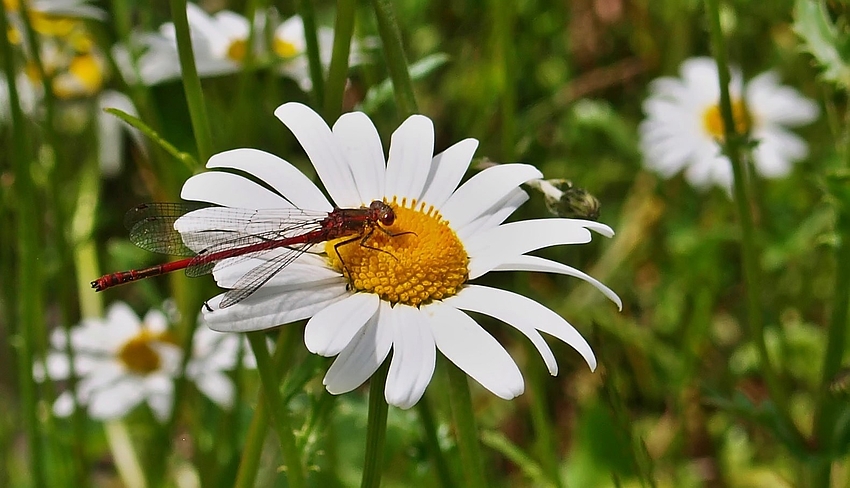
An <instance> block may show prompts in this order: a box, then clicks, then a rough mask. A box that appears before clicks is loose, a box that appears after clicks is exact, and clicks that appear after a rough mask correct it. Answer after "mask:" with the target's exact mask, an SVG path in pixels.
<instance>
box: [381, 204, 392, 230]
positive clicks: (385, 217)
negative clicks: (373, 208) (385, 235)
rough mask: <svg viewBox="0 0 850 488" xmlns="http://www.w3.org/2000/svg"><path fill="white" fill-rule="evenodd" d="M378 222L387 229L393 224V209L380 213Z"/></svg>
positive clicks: (388, 208)
mask: <svg viewBox="0 0 850 488" xmlns="http://www.w3.org/2000/svg"><path fill="white" fill-rule="evenodd" d="M380 220H381V223H382V224H384V225H385V226H387V227H389V226H391V225H393V222H395V212H393V209H391V208H390V207H387V208H386V209H385V210H384V212H382V213H381V218H380Z"/></svg>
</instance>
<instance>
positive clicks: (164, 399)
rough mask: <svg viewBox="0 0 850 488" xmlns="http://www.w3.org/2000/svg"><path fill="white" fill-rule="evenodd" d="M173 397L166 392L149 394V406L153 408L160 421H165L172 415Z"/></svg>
mask: <svg viewBox="0 0 850 488" xmlns="http://www.w3.org/2000/svg"><path fill="white" fill-rule="evenodd" d="M171 398H172V395H165V394H152V395H148V398H147V402H148V406H149V407H150V408H151V411H152V412H153V415H154V417H156V419H157V420H159V421H160V422H165V421H166V420H168V416H169V415H171Z"/></svg>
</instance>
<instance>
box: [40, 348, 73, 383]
mask: <svg viewBox="0 0 850 488" xmlns="http://www.w3.org/2000/svg"><path fill="white" fill-rule="evenodd" d="M79 357H80V356H79V352H77V355H76V356H74V358H75V359H79ZM35 366H40V368H39V369H40V373H41V375H40V376H41V378H38V377H37V378H36V379H37V380H38V381H43V380H44V374H45V373H46V374H47V376H48V377H49V378H50V379H52V380H53V381H57V380H64V379H67V378H68V377H69V376H71V362H70V361H68V356H66V355H65V353H64V352H51V353H50V354H48V355H47V358H46V359H45V360H44V365H42V364H41V363H37V364H36V365H35ZM45 366H46V369H47V371H46V372H45ZM33 373H35V371H33ZM76 373H77V374H78V375H79V374H80V371H77V372H76ZM33 376H35V374H34V375H33Z"/></svg>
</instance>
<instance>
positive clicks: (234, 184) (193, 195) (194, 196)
mask: <svg viewBox="0 0 850 488" xmlns="http://www.w3.org/2000/svg"><path fill="white" fill-rule="evenodd" d="M180 198H182V199H184V200H192V201H199V202H209V203H214V204H216V205H222V206H225V207H236V208H251V209H260V208H290V207H292V204H290V203H289V202H288V201H286V199H284V198H283V197H282V196H280V195H278V194H277V193H274V192H272V191H271V190H267V189H266V188H264V187H262V186H260V185H258V184H257V183H254V182H253V181H251V180H249V179H248V178H245V177H242V176H239V175H235V174H233V173H225V172H224V171H207V172H206V173H200V174H197V175H195V176H193V177H191V178H189V179H188V180H186V183H184V184H183V190H182V191H181V192H180Z"/></svg>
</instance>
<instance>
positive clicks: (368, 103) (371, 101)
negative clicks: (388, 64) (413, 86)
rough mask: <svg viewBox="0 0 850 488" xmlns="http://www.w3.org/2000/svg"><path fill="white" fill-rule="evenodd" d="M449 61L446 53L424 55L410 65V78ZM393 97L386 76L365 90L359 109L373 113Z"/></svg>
mask: <svg viewBox="0 0 850 488" xmlns="http://www.w3.org/2000/svg"><path fill="white" fill-rule="evenodd" d="M448 61H449V55H448V54H446V53H436V54H431V55H430V56H425V57H424V58H422V59H420V60H419V61H417V62H415V63H413V64H411V65H410V79H412V80H414V81H419V80H421V79H422V78H425V77H426V76H428V75H429V74H431V73H433V72H434V71H436V70H437V68H439V67H440V66H442V65H444V64H446V63H447V62H448ZM392 97H393V84H392V80H390V79H389V78H387V79H386V80H384V81H382V82H381V83H379V84H377V85H375V86H373V87H372V88H370V89H369V91H368V92H366V97H365V98H364V99H363V103H361V104H360V107H359V110H362V111H364V112H366V113H374V112H375V110H377V109H378V107H380V106H381V105H383V104H384V103H386V102H387V101H388V100H390V99H391V98H392Z"/></svg>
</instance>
